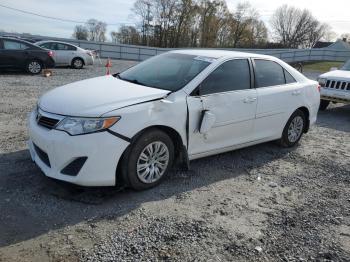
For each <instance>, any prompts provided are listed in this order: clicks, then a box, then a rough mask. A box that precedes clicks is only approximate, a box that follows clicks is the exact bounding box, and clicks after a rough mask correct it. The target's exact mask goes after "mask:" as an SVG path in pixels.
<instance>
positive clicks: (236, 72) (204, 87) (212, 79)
mask: <svg viewBox="0 0 350 262" xmlns="http://www.w3.org/2000/svg"><path fill="white" fill-rule="evenodd" d="M249 88H250V69H249V63H248V60H246V59H237V60H231V61H227V62H225V63H223V64H222V65H220V66H219V67H218V68H216V69H215V70H214V71H213V72H212V73H211V74H210V75H209V76H208V77H207V78H206V79H205V80H204V81H203V82H202V83H201V85H200V87H199V95H208V94H214V93H222V92H229V91H237V90H244V89H249Z"/></svg>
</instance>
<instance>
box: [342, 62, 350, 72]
mask: <svg viewBox="0 0 350 262" xmlns="http://www.w3.org/2000/svg"><path fill="white" fill-rule="evenodd" d="M341 70H346V71H350V60H348V61H347V62H346V63H345V64H344V65H343V67H342V68H341Z"/></svg>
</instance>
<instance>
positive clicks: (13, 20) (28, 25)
mask: <svg viewBox="0 0 350 262" xmlns="http://www.w3.org/2000/svg"><path fill="white" fill-rule="evenodd" d="M239 2H242V1H239V0H237V1H236V0H227V4H228V7H229V9H230V10H234V7H235V6H236V5H237V3H239ZM249 2H250V3H251V5H252V6H254V7H255V8H256V9H257V10H258V11H259V13H260V16H261V18H262V19H263V20H264V21H265V22H266V23H267V24H268V22H269V20H270V17H271V14H272V13H273V11H274V10H275V9H276V8H277V7H279V6H280V5H282V4H289V5H293V6H296V7H299V8H307V9H309V10H310V11H311V12H312V13H313V14H314V15H315V16H316V17H317V18H318V19H319V20H320V21H322V22H327V23H329V24H330V25H331V26H332V29H333V31H335V32H336V33H337V34H338V35H340V34H342V33H350V12H349V10H350V0H332V1H320V0H293V1H290V0H289V1H286V0H250V1H249ZM133 3H134V1H133V0H108V1H101V0H83V1H81V0H58V1H57V0H45V1H42V0H0V4H2V5H7V6H10V7H13V8H18V9H22V10H26V11H29V12H34V13H39V14H42V15H47V16H54V17H59V18H63V19H70V20H76V21H86V20H88V19H89V18H96V19H98V20H102V21H104V22H106V23H109V24H116V23H117V24H118V23H120V24H128V23H134V22H135V20H134V18H133V17H132V15H131V13H132V12H131V10H130V9H131V8H132V5H133ZM74 26H75V24H74V23H70V22H60V21H54V20H49V19H44V18H39V17H35V16H32V15H29V14H23V13H18V12H16V11H12V10H8V9H5V8H2V7H0V29H2V30H5V31H6V32H20V33H22V32H29V33H32V34H41V35H48V36H57V37H71V35H72V32H73V28H74ZM117 29H118V26H108V31H109V32H110V31H112V30H117Z"/></svg>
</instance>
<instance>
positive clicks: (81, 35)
mask: <svg viewBox="0 0 350 262" xmlns="http://www.w3.org/2000/svg"><path fill="white" fill-rule="evenodd" d="M88 35H89V32H88V30H87V28H86V27H85V26H83V25H76V26H75V28H74V33H73V38H75V39H78V40H88Z"/></svg>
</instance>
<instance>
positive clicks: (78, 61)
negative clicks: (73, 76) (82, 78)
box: [71, 57, 84, 69]
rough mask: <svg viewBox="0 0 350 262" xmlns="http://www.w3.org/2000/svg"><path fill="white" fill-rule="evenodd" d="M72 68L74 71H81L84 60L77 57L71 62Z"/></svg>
mask: <svg viewBox="0 0 350 262" xmlns="http://www.w3.org/2000/svg"><path fill="white" fill-rule="evenodd" d="M71 66H72V68H74V69H82V68H83V67H84V60H83V59H81V58H79V57H77V58H74V59H73V60H72V64H71Z"/></svg>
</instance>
